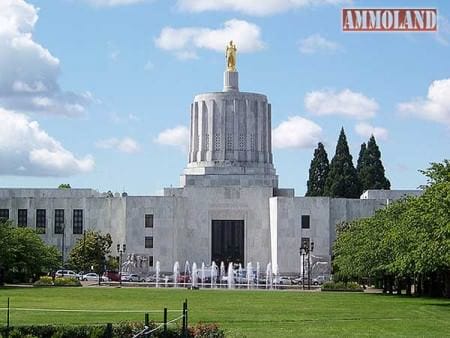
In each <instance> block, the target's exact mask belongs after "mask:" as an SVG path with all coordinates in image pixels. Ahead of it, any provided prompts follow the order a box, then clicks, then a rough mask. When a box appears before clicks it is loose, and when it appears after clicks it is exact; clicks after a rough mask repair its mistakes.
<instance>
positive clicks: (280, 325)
mask: <svg viewBox="0 0 450 338" xmlns="http://www.w3.org/2000/svg"><path fill="white" fill-rule="evenodd" d="M7 297H10V299H11V307H20V308H52V309H95V310H142V312H141V313H130V312H124V313H88V312H84V313H83V312H34V311H18V310H12V312H11V324H12V325H20V324H44V323H56V324H75V323H107V322H118V321H122V320H143V318H144V315H143V313H144V312H145V311H149V310H162V309H163V308H164V307H167V308H168V309H171V310H177V309H180V310H181V306H182V302H183V301H184V299H185V298H187V299H188V303H189V310H190V313H189V321H190V323H193V322H198V321H203V322H216V323H218V324H219V325H220V326H221V327H222V328H224V329H225V330H226V332H227V334H228V336H231V337H301V336H306V337H311V336H316V337H330V336H345V337H349V336H358V337H385V336H408V337H411V336H415V337H418V336H427V337H429V336H434V337H450V301H449V300H442V299H430V298H411V297H399V296H384V295H379V294H363V293H333V292H311V293H307V292H297V291H278V292H273V291H272V292H269V291H240V290H236V291H228V290H212V291H211V290H209V291H208V290H199V291H195V290H192V291H191V290H182V289H178V290H172V289H151V288H121V289H120V288H106V287H104V288H103V287H102V288H96V287H83V288H4V289H0V307H5V306H6V301H7ZM177 315H178V313H174V312H171V313H170V314H169V319H170V318H175V317H176V316H177ZM150 318H151V319H153V320H155V321H161V320H162V314H161V313H150ZM5 323H6V312H5V311H4V310H1V311H0V325H4V324H5Z"/></svg>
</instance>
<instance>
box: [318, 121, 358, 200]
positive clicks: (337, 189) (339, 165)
mask: <svg viewBox="0 0 450 338" xmlns="http://www.w3.org/2000/svg"><path fill="white" fill-rule="evenodd" d="M325 195H326V196H330V197H344V198H358V197H359V196H360V195H359V183H358V176H357V174H356V169H355V167H354V166H353V159H352V155H351V154H350V151H349V149H348V144H347V138H346V136H345V132H344V128H342V129H341V133H340V135H339V139H338V142H337V145H336V153H335V155H334V157H333V159H332V160H331V164H330V172H329V174H328V177H327V179H326V182H325Z"/></svg>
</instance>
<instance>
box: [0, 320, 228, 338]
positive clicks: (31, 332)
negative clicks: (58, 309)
mask: <svg viewBox="0 0 450 338" xmlns="http://www.w3.org/2000/svg"><path fill="white" fill-rule="evenodd" d="M149 328H150V329H152V328H156V324H155V323H153V322H151V323H150V324H149ZM143 329H144V324H143V323H141V322H122V323H119V324H114V325H113V330H112V337H113V338H128V337H133V336H134V335H135V334H136V333H138V332H140V331H142V330H143ZM0 336H1V337H6V328H5V327H2V328H0ZM163 336H164V335H163V331H162V329H159V330H157V331H155V332H153V333H152V337H156V338H157V337H163ZM106 337H109V336H108V332H107V326H106V325H79V326H68V325H64V326H53V325H36V326H19V327H11V328H10V329H9V338H106ZM165 337H166V338H181V337H183V335H182V332H181V328H180V327H177V328H169V329H168V332H167V335H166V336H165ZM188 337H189V338H224V337H225V334H224V332H223V330H221V329H220V328H219V327H218V326H217V325H216V324H202V323H199V324H197V325H195V326H193V327H189V329H188Z"/></svg>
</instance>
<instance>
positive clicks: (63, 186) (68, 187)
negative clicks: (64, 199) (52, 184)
mask: <svg viewBox="0 0 450 338" xmlns="http://www.w3.org/2000/svg"><path fill="white" fill-rule="evenodd" d="M71 188H72V187H71V186H70V184H69V183H63V184H60V185H59V186H58V189H71Z"/></svg>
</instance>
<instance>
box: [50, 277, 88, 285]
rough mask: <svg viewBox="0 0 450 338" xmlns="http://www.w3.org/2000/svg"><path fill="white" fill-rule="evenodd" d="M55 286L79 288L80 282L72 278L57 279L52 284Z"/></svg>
mask: <svg viewBox="0 0 450 338" xmlns="http://www.w3.org/2000/svg"><path fill="white" fill-rule="evenodd" d="M53 284H54V285H55V286H81V282H80V281H79V280H78V279H76V278H72V277H58V278H55V281H54V282H53Z"/></svg>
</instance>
